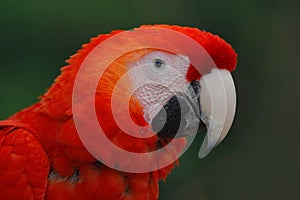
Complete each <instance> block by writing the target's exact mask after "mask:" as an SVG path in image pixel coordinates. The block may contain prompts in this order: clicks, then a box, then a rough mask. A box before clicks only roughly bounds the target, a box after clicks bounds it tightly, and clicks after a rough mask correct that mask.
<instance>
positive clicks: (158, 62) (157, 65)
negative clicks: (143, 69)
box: [153, 58, 165, 69]
mask: <svg viewBox="0 0 300 200" xmlns="http://www.w3.org/2000/svg"><path fill="white" fill-rule="evenodd" d="M153 65H154V67H155V68H157V69H160V68H162V67H163V66H164V65H165V62H164V61H163V60H161V59H159V58H157V59H154V60H153Z"/></svg>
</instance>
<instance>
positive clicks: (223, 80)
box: [199, 68, 236, 158]
mask: <svg viewBox="0 0 300 200" xmlns="http://www.w3.org/2000/svg"><path fill="white" fill-rule="evenodd" d="M200 87H201V89H200V111H201V116H200V117H201V120H202V121H203V122H204V123H205V125H206V127H207V134H206V137H205V139H204V142H203V144H202V146H201V148H200V151H199V157H200V158H203V157H205V156H206V155H207V154H208V153H209V152H210V151H211V150H212V149H213V148H214V147H215V146H216V145H218V144H219V143H220V142H221V141H222V140H223V139H224V138H225V136H226V135H227V133H228V131H229V129H230V127H231V125H232V122H233V119H234V115H235V108H236V92H235V86H234V82H233V79H232V76H231V74H230V72H229V71H228V70H225V69H217V68H215V69H212V71H211V73H209V74H206V75H204V76H203V77H202V78H201V80H200Z"/></svg>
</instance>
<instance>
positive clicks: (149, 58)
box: [128, 51, 190, 123]
mask: <svg viewBox="0 0 300 200" xmlns="http://www.w3.org/2000/svg"><path fill="white" fill-rule="evenodd" d="M189 65H190V61H189V58H188V57H187V56H182V55H176V54H171V53H167V52H162V51H153V52H150V53H148V54H146V55H145V56H143V57H142V58H141V59H139V60H137V61H136V62H134V63H131V64H130V68H131V69H132V70H130V71H129V74H128V76H129V77H130V80H131V82H132V85H133V87H134V91H135V92H134V95H135V96H136V97H137V98H138V100H139V102H140V103H141V104H142V105H143V107H144V113H145V116H144V117H145V120H146V121H147V122H149V123H151V120H152V119H153V117H154V116H155V115H156V114H157V113H158V112H159V111H160V110H161V108H162V107H163V105H164V104H165V103H166V102H167V101H168V100H169V99H170V98H171V97H172V96H174V95H176V94H184V93H185V92H186V91H187V87H188V86H189V83H188V82H187V80H186V74H187V71H188V68H189Z"/></svg>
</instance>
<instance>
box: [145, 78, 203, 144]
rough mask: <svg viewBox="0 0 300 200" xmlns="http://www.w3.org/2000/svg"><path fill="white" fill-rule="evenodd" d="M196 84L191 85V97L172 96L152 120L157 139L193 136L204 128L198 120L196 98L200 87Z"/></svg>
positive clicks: (198, 110) (198, 111) (198, 112)
mask: <svg viewBox="0 0 300 200" xmlns="http://www.w3.org/2000/svg"><path fill="white" fill-rule="evenodd" d="M197 82H198V81H197ZM197 82H194V83H195V84H193V82H192V83H191V89H192V90H191V91H192V93H193V94H192V95H188V96H186V95H175V96H173V97H172V98H171V99H170V100H169V101H168V102H167V103H166V104H165V105H164V107H163V108H162V109H161V110H160V111H159V113H158V114H157V115H156V116H155V117H154V118H153V119H152V122H151V126H152V129H153V131H155V132H156V133H157V135H158V137H159V138H174V137H184V136H188V135H193V134H196V133H197V132H198V131H199V129H202V128H204V127H205V125H204V124H203V122H202V121H201V120H200V108H199V107H200V102H199V99H200V98H198V97H197V95H198V94H199V91H200V85H199V84H197ZM198 83H199V82H198ZM195 95H196V96H195ZM191 96H192V97H193V98H191Z"/></svg>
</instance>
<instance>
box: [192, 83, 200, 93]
mask: <svg viewBox="0 0 300 200" xmlns="http://www.w3.org/2000/svg"><path fill="white" fill-rule="evenodd" d="M190 84H191V86H192V88H193V90H194V92H195V94H196V95H198V94H199V93H200V82H199V81H198V80H193V81H192V82H191V83H190Z"/></svg>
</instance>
